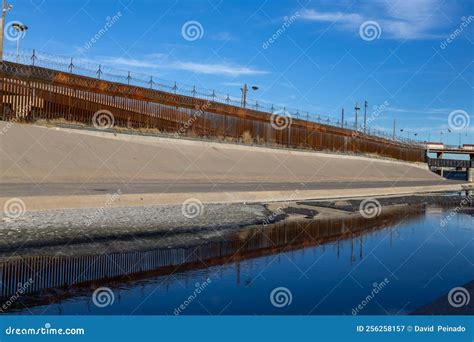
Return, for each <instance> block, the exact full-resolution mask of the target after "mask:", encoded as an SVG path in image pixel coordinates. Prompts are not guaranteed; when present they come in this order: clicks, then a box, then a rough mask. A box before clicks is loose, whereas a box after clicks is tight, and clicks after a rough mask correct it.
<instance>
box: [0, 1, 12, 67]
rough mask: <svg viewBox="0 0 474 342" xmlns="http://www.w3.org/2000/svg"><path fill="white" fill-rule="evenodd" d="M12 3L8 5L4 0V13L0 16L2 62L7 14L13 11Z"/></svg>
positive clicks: (0, 57)
mask: <svg viewBox="0 0 474 342" xmlns="http://www.w3.org/2000/svg"><path fill="white" fill-rule="evenodd" d="M12 8H13V6H12V5H8V6H7V1H6V0H2V15H1V16H0V62H3V37H4V36H5V32H4V31H5V16H6V14H7V12H9V11H11V10H12Z"/></svg>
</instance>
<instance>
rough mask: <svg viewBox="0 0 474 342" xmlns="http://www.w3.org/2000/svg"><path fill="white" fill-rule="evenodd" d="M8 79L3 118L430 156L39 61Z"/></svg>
mask: <svg viewBox="0 0 474 342" xmlns="http://www.w3.org/2000/svg"><path fill="white" fill-rule="evenodd" d="M0 78H1V83H2V84H1V87H0V90H1V97H2V104H1V108H0V117H1V119H2V120H14V121H24V122H34V121H36V120H39V119H45V120H53V119H65V120H68V121H72V122H79V123H84V124H92V119H93V117H94V114H95V113H97V112H98V111H100V110H107V111H109V112H111V113H112V114H113V118H114V124H115V126H119V127H128V128H135V129H158V130H160V131H161V132H166V133H171V134H177V135H180V136H201V137H208V138H219V139H224V140H232V141H238V140H242V138H243V136H244V135H246V134H247V136H249V137H250V139H251V140H252V142H254V143H263V144H266V145H278V146H285V147H290V148H305V149H312V150H323V151H337V152H343V153H364V154H376V155H379V156H384V157H390V158H395V159H400V160H405V161H417V162H421V161H424V160H425V150H424V148H423V147H422V146H421V145H416V144H410V143H406V142H399V141H394V140H390V139H385V138H381V137H378V136H374V135H368V134H364V133H362V132H360V131H356V130H350V129H345V128H340V127H334V126H330V125H325V124H321V123H316V122H311V121H306V120H301V119H297V118H292V120H291V125H289V126H288V127H287V128H285V129H281V130H280V129H275V128H274V126H273V125H272V124H271V117H272V116H271V114H270V113H267V112H262V111H259V110H255V109H250V108H241V107H238V106H235V105H231V104H226V103H221V102H217V101H212V100H209V99H203V98H198V97H194V96H186V95H181V94H178V93H175V92H169V91H163V90H158V89H154V88H151V87H148V88H145V87H140V86H136V85H132V84H124V83H119V82H112V81H109V80H104V79H101V78H98V77H97V78H93V77H87V76H83V75H77V74H74V73H72V72H64V71H59V70H54V69H50V68H45V67H40V66H37V65H25V64H20V63H13V62H6V61H5V62H3V63H2V65H1V70H0Z"/></svg>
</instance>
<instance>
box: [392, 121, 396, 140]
mask: <svg viewBox="0 0 474 342" xmlns="http://www.w3.org/2000/svg"><path fill="white" fill-rule="evenodd" d="M395 127H396V120H395V119H393V134H392V139H393V140H395Z"/></svg>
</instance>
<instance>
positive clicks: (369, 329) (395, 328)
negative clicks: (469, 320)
mask: <svg viewBox="0 0 474 342" xmlns="http://www.w3.org/2000/svg"><path fill="white" fill-rule="evenodd" d="M356 331H357V332H364V333H391V332H394V333H402V332H408V333H412V332H415V333H435V332H436V333H465V332H466V327H465V326H463V325H457V326H451V325H358V326H356Z"/></svg>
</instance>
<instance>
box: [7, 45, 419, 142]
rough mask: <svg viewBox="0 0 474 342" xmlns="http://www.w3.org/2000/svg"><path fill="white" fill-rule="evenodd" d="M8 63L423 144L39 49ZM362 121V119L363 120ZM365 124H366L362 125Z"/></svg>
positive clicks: (9, 53) (10, 57)
mask: <svg viewBox="0 0 474 342" xmlns="http://www.w3.org/2000/svg"><path fill="white" fill-rule="evenodd" d="M3 58H4V60H5V61H10V62H15V63H19V64H24V65H33V66H38V67H44V68H48V69H53V70H57V71H62V72H68V73H72V74H75V75H80V76H85V77H90V78H95V79H101V80H105V81H111V82H116V83H122V84H127V85H132V86H137V87H142V88H149V89H154V90H160V91H164V92H168V93H173V94H177V95H184V96H189V97H195V98H199V99H203V100H208V101H212V102H218V103H222V104H227V105H232V106H237V107H240V106H242V105H245V107H246V108H249V109H253V110H256V111H259V112H263V113H267V114H269V115H272V114H274V113H278V114H280V115H284V116H290V117H291V118H294V119H299V120H306V121H309V122H315V123H319V124H323V125H329V126H333V127H341V128H346V129H350V130H354V131H357V132H358V133H364V134H367V135H373V136H378V137H382V138H384V139H388V140H395V141H397V142H403V143H407V144H416V145H418V144H420V142H418V141H416V140H411V139H408V138H403V137H399V136H396V135H395V134H394V133H392V134H390V133H388V132H387V131H384V130H380V129H376V128H373V127H369V126H365V127H364V125H363V124H360V122H359V124H356V123H355V122H352V121H348V120H344V121H342V119H341V118H334V117H330V116H324V115H319V114H314V113H310V112H309V111H300V110H298V109H294V108H290V107H286V106H278V105H274V104H272V103H269V102H267V101H263V100H248V101H246V103H245V104H242V100H241V98H240V97H236V96H232V95H230V94H228V93H222V92H219V91H215V90H214V89H208V88H203V87H200V88H197V87H196V86H195V85H192V86H191V85H188V84H185V83H181V82H176V81H175V82H170V81H167V80H164V79H161V78H158V77H155V76H153V75H145V74H143V73H139V72H132V71H125V70H120V69H115V68H111V67H108V66H107V65H104V64H99V63H96V62H94V61H90V60H87V59H81V58H73V57H62V56H56V55H51V54H47V53H43V52H38V51H36V50H22V51H21V52H19V53H17V52H13V51H7V52H5V53H4V56H3ZM361 121H362V120H361ZM362 123H363V122H362Z"/></svg>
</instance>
